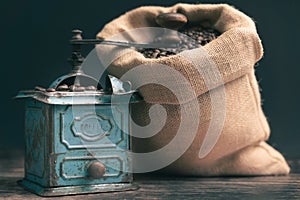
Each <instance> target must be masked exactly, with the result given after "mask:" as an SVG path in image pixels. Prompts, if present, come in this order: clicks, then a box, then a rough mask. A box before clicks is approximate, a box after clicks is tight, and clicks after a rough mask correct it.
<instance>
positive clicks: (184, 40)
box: [137, 26, 221, 58]
mask: <svg viewBox="0 0 300 200" xmlns="http://www.w3.org/2000/svg"><path fill="white" fill-rule="evenodd" d="M179 32H180V33H182V34H178V37H179V39H180V41H179V43H178V46H177V47H176V48H168V49H153V48H149V49H137V51H138V52H140V53H142V54H143V55H144V56H145V57H146V58H161V57H168V56H171V55H175V54H178V53H180V52H181V51H184V50H188V49H195V48H199V47H200V46H204V45H206V44H207V43H209V42H211V41H212V40H214V39H216V38H217V37H218V36H220V35H221V33H220V32H218V31H217V30H215V29H212V28H204V27H202V26H197V27H190V28H186V29H183V30H182V31H179ZM183 34H184V35H183ZM187 36H188V37H187Z"/></svg>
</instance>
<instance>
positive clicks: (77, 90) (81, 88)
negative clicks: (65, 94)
mask: <svg viewBox="0 0 300 200" xmlns="http://www.w3.org/2000/svg"><path fill="white" fill-rule="evenodd" d="M84 90H85V88H84V87H82V86H79V87H75V90H74V92H83V91H84Z"/></svg>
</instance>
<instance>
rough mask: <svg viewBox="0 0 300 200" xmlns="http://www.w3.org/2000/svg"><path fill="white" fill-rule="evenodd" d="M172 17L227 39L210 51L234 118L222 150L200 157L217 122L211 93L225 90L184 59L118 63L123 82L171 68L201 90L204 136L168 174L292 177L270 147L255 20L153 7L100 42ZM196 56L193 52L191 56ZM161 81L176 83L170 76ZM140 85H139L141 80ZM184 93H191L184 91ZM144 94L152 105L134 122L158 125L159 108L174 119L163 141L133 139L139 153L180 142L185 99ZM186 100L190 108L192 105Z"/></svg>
mask: <svg viewBox="0 0 300 200" xmlns="http://www.w3.org/2000/svg"><path fill="white" fill-rule="evenodd" d="M166 12H179V13H183V14H185V15H186V16H187V18H188V20H189V22H190V23H193V24H195V25H197V24H201V23H205V24H206V25H210V26H211V27H213V28H215V29H216V30H218V31H220V32H221V33H222V34H221V36H219V37H218V38H217V39H215V40H213V41H212V42H210V43H209V44H207V45H205V46H204V50H205V51H206V52H207V55H208V56H209V58H210V59H211V60H212V61H213V62H214V63H215V64H216V66H217V68H218V70H219V72H220V75H221V77H222V80H223V82H224V84H225V92H226V97H225V98H226V99H225V100H226V105H225V108H226V117H225V123H224V127H223V129H222V133H221V135H220V137H219V139H218V141H217V143H216V145H215V146H214V148H213V149H212V151H211V152H209V154H208V155H207V156H205V157H204V158H199V151H200V147H201V145H202V143H203V139H204V138H205V135H206V133H207V130H208V127H209V124H210V123H211V120H212V117H211V110H212V107H211V103H212V102H211V99H210V95H209V92H208V91H210V93H215V94H217V93H219V92H220V84H221V83H220V82H216V83H215V84H213V85H211V86H210V87H208V86H207V84H205V80H204V78H203V76H202V75H200V74H199V72H198V71H197V70H196V69H195V67H194V66H193V65H192V63H191V62H189V61H188V60H187V59H186V58H183V57H182V56H181V55H174V56H170V57H167V58H159V59H148V58H145V57H144V56H143V55H142V54H141V53H139V52H137V51H129V52H128V53H126V54H125V55H122V56H121V57H119V58H118V59H116V60H114V62H113V63H112V64H111V66H110V68H109V72H110V73H111V74H112V75H114V76H116V77H121V76H122V75H123V74H124V73H125V72H127V71H128V70H130V69H132V68H134V67H136V66H138V65H141V64H150V65H151V63H160V64H166V65H168V66H170V67H172V68H173V69H175V70H177V71H178V72H180V73H181V74H182V75H183V76H184V77H185V78H186V79H187V80H188V81H189V83H190V84H191V86H192V89H193V90H194V91H195V94H196V96H197V100H198V103H199V109H200V113H199V116H196V117H200V119H201V120H200V124H199V127H198V131H197V135H196V137H195V139H194V140H193V142H192V144H191V146H190V147H189V148H188V149H187V151H185V153H184V154H183V155H182V156H181V157H180V158H179V159H177V160H176V161H175V162H174V163H172V164H171V165H169V166H168V167H166V168H165V169H164V170H165V171H167V172H172V173H177V174H184V175H202V176H215V175H271V174H288V173H289V170H290V169H289V166H288V165H287V163H286V161H285V159H284V158H283V156H282V155H281V154H280V153H279V152H277V151H276V150H275V149H273V148H272V147H271V146H270V145H268V144H267V143H266V142H265V141H266V140H267V139H268V137H269V134H270V130H269V126H268V123H267V120H266V118H265V116H264V113H263V111H262V108H261V100H260V93H259V87H258V83H257V81H256V78H255V74H254V64H255V63H256V62H257V61H259V60H260V59H261V58H262V56H263V48H262V45H261V41H260V39H259V36H258V35H257V32H256V27H255V24H254V22H253V21H252V20H251V19H250V18H249V17H248V16H246V15H245V14H243V13H242V12H240V11H238V10H236V9H234V8H233V7H231V6H228V5H226V4H218V5H207V4H197V5H191V4H176V5H174V6H172V7H157V6H145V7H140V8H137V9H134V10H132V11H130V12H127V13H125V14H124V15H122V16H120V17H118V18H117V19H115V20H113V21H111V22H109V23H108V24H106V25H105V27H104V28H103V29H102V30H101V31H100V32H99V33H98V35H97V38H102V39H103V38H104V39H108V38H111V37H112V36H113V35H115V34H117V33H120V32H124V31H128V30H132V29H134V28H140V27H155V26H158V25H157V24H156V23H155V21H154V18H155V16H157V15H158V14H160V13H166ZM130 39H131V40H133V41H134V37H133V36H130ZM116 48H118V47H116ZM189 51H190V50H188V51H186V52H185V53H187V54H189ZM110 53H115V52H110ZM196 59H198V61H197V62H198V63H201V62H202V57H201V56H199V58H197V57H196ZM157 76H159V77H160V78H163V79H166V80H167V79H170V74H157ZM133 79H136V80H138V79H139V77H133ZM132 81H133V82H135V80H132ZM172 81H174V82H176V81H177V80H172ZM179 84H180V83H179ZM179 90H182V91H181V92H183V93H184V92H185V88H184V87H182V88H179ZM139 91H140V93H141V94H142V96H143V97H144V100H145V101H143V102H141V103H138V104H135V105H134V106H133V114H132V115H133V119H134V120H135V122H136V123H138V124H140V125H147V124H148V123H150V118H149V116H148V110H149V108H150V107H151V106H152V105H154V104H161V105H163V106H164V107H165V109H166V111H167V116H168V117H167V121H166V125H165V126H164V127H163V129H162V130H161V131H160V132H159V133H158V134H156V135H155V136H153V137H150V138H147V139H137V138H135V139H134V140H133V148H134V150H135V151H137V152H151V151H154V150H157V149H160V148H163V147H164V146H165V145H167V144H168V143H169V142H170V141H171V140H172V138H173V137H174V135H175V134H176V133H177V130H178V126H179V124H180V120H181V112H180V109H179V105H178V99H176V97H175V96H174V95H173V94H172V92H170V91H169V90H168V89H166V88H164V87H161V86H159V85H151V84H149V85H146V86H143V87H140V88H139ZM185 100H186V102H187V103H188V101H190V100H191V99H185ZM135 134H142V133H135ZM187 134H188V129H187ZM178 146H180V144H178ZM179 148H180V147H179ZM165 156H168V155H165Z"/></svg>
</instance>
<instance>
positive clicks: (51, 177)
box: [16, 30, 140, 196]
mask: <svg viewBox="0 0 300 200" xmlns="http://www.w3.org/2000/svg"><path fill="white" fill-rule="evenodd" d="M73 33H74V36H73V38H72V40H71V44H72V45H73V53H72V57H71V59H70V62H71V63H72V65H73V69H72V71H71V73H69V74H67V75H64V76H62V77H60V78H58V79H57V80H55V81H54V82H53V83H52V84H51V85H50V87H49V88H48V89H43V88H40V87H36V88H35V90H31V91H20V92H19V94H18V95H17V97H16V98H26V106H25V178H24V179H23V180H21V181H20V182H19V183H20V185H22V186H23V187H24V188H26V189H27V190H29V191H31V192H34V193H36V194H38V195H41V196H61V195H69V194H82V193H96V192H109V191H124V190H131V189H136V188H137V187H136V186H135V185H133V184H132V174H131V173H130V169H131V160H130V158H129V157H128V155H127V151H128V150H130V137H129V132H130V122H129V114H130V104H131V103H134V102H136V101H139V100H140V96H139V95H138V93H137V92H136V91H134V90H131V89H130V87H129V86H130V85H129V84H126V87H125V83H124V84H123V85H124V87H122V88H121V90H122V92H120V93H118V92H117V91H114V89H113V88H114V87H115V86H114V84H115V83H116V82H115V81H119V80H117V79H116V78H109V77H108V76H105V77H104V78H102V82H101V81H100V83H98V82H99V81H98V80H96V79H95V78H93V77H91V76H89V75H87V74H85V73H84V72H83V71H82V70H81V64H82V62H83V60H84V58H83V57H82V55H81V53H80V48H81V46H82V45H86V44H96V43H98V42H99V41H96V40H88V39H82V37H81V31H79V30H75V31H73ZM118 84H119V82H118ZM119 85H120V84H119ZM116 87H117V86H116ZM118 87H120V86H118ZM112 97H113V98H114V102H112V101H111V99H112ZM128 97H130V98H128ZM126 99H127V100H128V99H130V101H129V104H128V101H126Z"/></svg>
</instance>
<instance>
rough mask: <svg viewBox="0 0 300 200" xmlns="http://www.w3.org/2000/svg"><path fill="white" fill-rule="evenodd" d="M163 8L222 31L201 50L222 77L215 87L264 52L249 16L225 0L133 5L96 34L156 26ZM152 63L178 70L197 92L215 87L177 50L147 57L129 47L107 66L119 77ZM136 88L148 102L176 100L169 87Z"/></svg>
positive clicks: (241, 71) (246, 68) (246, 69)
mask: <svg viewBox="0 0 300 200" xmlns="http://www.w3.org/2000/svg"><path fill="white" fill-rule="evenodd" d="M164 12H180V13H183V14H185V15H186V16H187V17H188V19H189V21H191V22H192V23H197V22H199V23H200V24H201V23H202V22H205V23H207V22H208V23H210V24H211V26H212V27H213V28H215V29H217V30H218V31H220V32H221V33H222V35H221V36H219V37H218V38H217V39H215V40H213V41H212V42H210V43H209V44H207V45H205V46H204V47H203V50H204V51H205V52H207V56H206V59H210V60H211V61H212V62H213V63H215V65H216V66H217V67H218V70H219V72H220V74H221V77H222V80H221V81H218V82H217V83H216V84H215V85H214V87H218V86H220V85H222V84H226V83H227V82H229V81H233V80H235V79H237V78H239V77H241V76H243V75H245V74H247V73H249V72H250V71H251V70H253V66H254V64H255V63H256V62H257V61H258V60H260V59H261V58H262V56H263V47H262V44H261V40H260V38H259V36H258V34H257V31H256V27H255V24H254V22H253V21H252V19H251V18H250V17H248V16H247V15H245V14H244V13H242V12H240V11H238V10H237V9H235V8H233V7H231V6H229V5H227V4H181V3H180V4H176V5H174V6H171V7H159V6H144V7H140V8H136V9H134V10H131V11H129V12H127V13H125V14H124V15H122V16H120V17H118V18H116V19H115V20H113V21H111V22H110V23H108V24H107V25H105V26H104V28H103V29H102V30H101V31H100V32H99V33H98V34H97V38H102V39H108V38H110V37H111V36H112V35H114V34H118V33H120V32H123V31H127V30H131V29H134V28H140V27H146V26H157V25H156V24H155V21H154V17H155V16H156V15H158V14H159V13H164ZM137 19H138V20H137ZM187 51H189V50H187ZM155 63H158V64H164V65H168V66H170V67H171V68H173V69H175V70H177V71H179V72H180V73H181V74H182V75H183V76H184V77H185V78H186V79H187V80H188V81H189V82H190V84H191V87H192V88H193V90H194V91H195V94H196V96H199V95H201V94H203V93H205V92H207V91H209V90H210V89H213V88H214V87H210V88H208V87H207V85H206V83H205V81H204V79H203V77H202V76H201V74H199V72H198V71H197V69H195V67H194V66H193V64H192V63H191V62H189V61H188V60H185V59H184V58H183V57H182V56H180V55H179V54H178V55H174V56H170V57H164V58H159V59H149V58H145V57H144V56H143V55H142V54H141V53H139V52H137V51H131V52H130V53H128V54H124V55H122V56H121V57H119V58H117V59H116V60H115V61H114V62H113V63H112V64H111V65H110V67H109V68H108V70H109V72H110V73H111V74H112V75H114V76H116V77H118V78H120V77H121V76H122V75H123V74H124V73H126V72H127V71H128V70H130V69H132V68H134V67H137V66H139V65H142V64H149V65H153V64H155ZM154 70H155V69H154ZM160 76H165V78H167V77H168V76H169V74H165V75H161V74H160ZM137 78H138V77H137ZM161 78H162V79H163V78H164V77H161ZM133 82H134V80H133ZM179 89H180V88H179ZM182 90H184V88H182ZM139 92H140V93H141V95H142V96H143V98H144V100H145V101H147V102H149V103H160V104H178V103H179V101H178V99H177V97H176V96H175V95H172V92H171V91H169V90H168V89H167V88H165V87H160V86H159V85H154V84H152V85H151V84H150V85H149V84H148V85H146V86H143V87H141V88H139ZM153 94H155V95H153ZM190 100H192V99H183V100H180V103H182V102H188V101H190Z"/></svg>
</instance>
